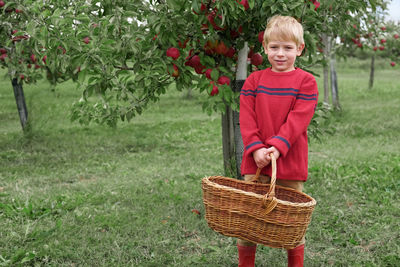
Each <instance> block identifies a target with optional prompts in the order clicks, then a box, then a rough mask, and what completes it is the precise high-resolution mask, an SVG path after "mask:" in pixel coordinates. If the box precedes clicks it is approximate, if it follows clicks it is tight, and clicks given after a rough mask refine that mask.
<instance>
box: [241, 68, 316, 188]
mask: <svg viewBox="0 0 400 267" xmlns="http://www.w3.org/2000/svg"><path fill="white" fill-rule="evenodd" d="M317 102H318V88H317V83H316V81H315V78H314V77H313V76H312V75H311V74H310V73H308V72H306V71H303V70H302V69H299V68H296V69H295V70H293V71H290V72H273V71H272V70H271V68H267V69H265V70H260V71H256V72H253V73H252V74H250V76H249V77H248V78H247V79H246V81H245V83H244V85H243V87H242V90H241V92H240V114H239V117H240V131H241V134H242V138H243V144H244V153H243V159H242V166H241V172H242V175H245V174H254V173H256V170H257V165H256V163H255V161H254V158H253V152H254V151H255V150H257V149H260V148H262V147H266V148H268V147H271V146H274V147H275V148H277V149H278V150H279V152H280V153H281V155H280V157H279V159H278V161H277V179H284V180H300V181H306V180H307V176H308V140H307V127H308V125H309V124H310V121H311V119H312V117H313V115H314V111H315V108H316V106H317ZM261 173H262V174H266V175H270V176H271V165H268V166H267V167H265V168H263V170H262V171H261Z"/></svg>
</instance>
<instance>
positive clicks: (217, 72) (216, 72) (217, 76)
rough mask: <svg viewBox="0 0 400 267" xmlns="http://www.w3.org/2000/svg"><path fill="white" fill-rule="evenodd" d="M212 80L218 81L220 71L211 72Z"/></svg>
mask: <svg viewBox="0 0 400 267" xmlns="http://www.w3.org/2000/svg"><path fill="white" fill-rule="evenodd" d="M211 78H212V79H213V80H214V81H216V80H218V78H219V71H218V70H217V69H213V70H212V71H211Z"/></svg>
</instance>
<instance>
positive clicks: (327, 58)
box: [317, 0, 387, 109]
mask: <svg viewBox="0 0 400 267" xmlns="http://www.w3.org/2000/svg"><path fill="white" fill-rule="evenodd" d="M386 4H387V3H386V2H385V1H357V3H356V1H346V0H338V1H321V6H320V8H321V10H320V14H321V16H322V17H321V18H322V20H323V30H322V31H321V34H320V39H319V40H320V42H319V43H318V44H317V45H318V49H319V51H320V52H321V53H322V55H323V59H324V61H323V62H324V64H323V77H324V79H323V81H324V91H323V92H324V96H323V101H324V103H326V104H329V95H331V100H332V106H333V107H334V109H340V101H339V88H338V84H337V74H336V63H335V62H336V57H337V56H339V57H340V56H342V53H341V50H340V49H341V47H342V46H341V45H340V44H339V42H338V38H344V36H349V35H352V33H353V31H354V29H355V28H357V27H359V26H358V25H360V24H362V22H361V20H362V18H364V17H367V16H374V15H375V14H376V10H377V9H385V8H386ZM329 80H330V82H329ZM329 92H330V93H329Z"/></svg>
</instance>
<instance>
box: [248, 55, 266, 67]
mask: <svg viewBox="0 0 400 267" xmlns="http://www.w3.org/2000/svg"><path fill="white" fill-rule="evenodd" d="M250 62H251V64H253V65H254V66H258V65H261V64H262V62H263V57H262V56H261V55H260V53H256V54H254V55H253V56H252V57H251V60H250Z"/></svg>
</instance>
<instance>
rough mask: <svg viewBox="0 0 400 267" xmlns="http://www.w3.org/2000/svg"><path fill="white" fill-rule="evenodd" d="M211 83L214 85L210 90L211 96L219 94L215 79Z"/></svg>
mask: <svg viewBox="0 0 400 267" xmlns="http://www.w3.org/2000/svg"><path fill="white" fill-rule="evenodd" d="M210 84H211V85H212V90H211V92H210V96H215V95H218V93H219V91H218V86H216V85H215V83H214V82H213V81H210Z"/></svg>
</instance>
